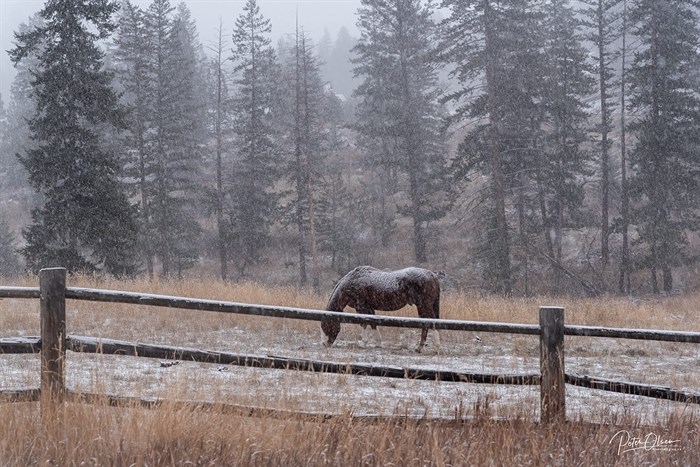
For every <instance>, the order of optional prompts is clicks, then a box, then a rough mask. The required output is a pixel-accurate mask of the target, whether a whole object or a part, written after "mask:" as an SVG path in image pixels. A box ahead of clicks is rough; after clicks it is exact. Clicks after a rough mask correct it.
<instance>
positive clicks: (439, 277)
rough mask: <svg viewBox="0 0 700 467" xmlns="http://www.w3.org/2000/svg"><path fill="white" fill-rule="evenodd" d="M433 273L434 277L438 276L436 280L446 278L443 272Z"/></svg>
mask: <svg viewBox="0 0 700 467" xmlns="http://www.w3.org/2000/svg"><path fill="white" fill-rule="evenodd" d="M433 272H434V273H435V275H436V276H438V279H444V278H445V277H447V274H446V273H445V271H433Z"/></svg>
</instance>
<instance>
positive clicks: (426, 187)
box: [353, 0, 449, 263]
mask: <svg viewBox="0 0 700 467" xmlns="http://www.w3.org/2000/svg"><path fill="white" fill-rule="evenodd" d="M433 11H434V7H433V5H432V4H431V3H428V4H426V5H422V4H421V2H419V1H412V0H399V1H390V2H384V1H376V0H365V1H363V2H362V7H361V8H360V10H359V21H358V27H359V28H360V31H361V38H360V40H359V41H358V43H357V45H356V46H355V48H354V49H353V50H354V52H355V53H356V56H357V57H356V59H354V60H353V62H354V63H355V65H356V67H355V70H354V72H355V75H356V76H358V77H362V78H363V82H362V84H361V85H360V86H359V87H358V88H357V89H356V91H355V95H356V96H357V97H359V98H361V99H362V103H361V104H359V105H358V108H357V116H358V120H359V121H360V122H362V123H361V124H360V125H358V127H357V129H358V131H359V133H360V134H361V138H362V139H361V140H360V142H361V143H362V144H363V145H364V146H365V148H366V149H367V150H368V151H369V152H371V153H374V154H375V155H377V156H379V159H378V160H377V161H376V162H375V164H374V167H372V168H371V169H370V170H377V169H379V170H381V171H382V173H384V176H385V179H384V180H382V181H381V182H380V183H381V184H382V186H384V184H385V183H386V182H387V181H389V183H391V181H390V179H391V178H393V177H395V176H396V175H398V174H401V175H402V177H403V180H405V181H406V182H407V183H406V186H405V189H406V192H407V196H406V197H405V198H404V199H402V200H401V204H400V205H399V209H398V211H399V214H401V215H404V216H407V217H408V218H410V219H411V222H412V227H413V253H414V258H415V260H416V261H417V262H419V263H420V262H425V261H427V257H428V251H427V243H428V239H427V229H428V225H429V224H430V223H431V222H434V221H436V220H438V219H440V218H442V217H444V215H445V214H446V212H447V208H448V205H449V195H448V192H447V190H446V188H447V186H446V183H445V176H446V171H445V166H446V160H445V148H444V147H443V141H444V134H443V133H442V128H441V121H442V117H443V115H444V112H443V109H442V107H441V106H440V105H439V104H438V102H437V98H438V94H439V87H438V80H437V72H436V64H435V62H434V61H433V58H432V54H431V52H432V50H433V49H434V48H435V46H436V39H437V38H436V32H437V31H436V25H435V23H434V22H433V19H432V16H433ZM397 180H398V179H397ZM403 180H402V181H401V183H405V182H404V181H403ZM389 187H390V185H389ZM383 198H385V196H384V197H383Z"/></svg>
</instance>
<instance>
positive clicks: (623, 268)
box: [618, 0, 630, 294]
mask: <svg viewBox="0 0 700 467" xmlns="http://www.w3.org/2000/svg"><path fill="white" fill-rule="evenodd" d="M626 55H627V1H626V0H625V1H624V2H623V11H622V70H621V72H620V174H621V189H622V255H621V259H620V280H619V284H618V286H619V290H620V293H627V294H629V293H630V264H629V262H630V260H629V240H628V229H629V195H628V192H627V189H628V187H627V148H626V147H625V138H626V128H625V112H626V108H625V85H626V83H625V73H626V68H625V67H626Z"/></svg>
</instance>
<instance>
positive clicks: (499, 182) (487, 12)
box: [484, 0, 512, 295]
mask: <svg viewBox="0 0 700 467" xmlns="http://www.w3.org/2000/svg"><path fill="white" fill-rule="evenodd" d="M484 21H485V22H486V24H485V25H484V26H485V28H484V30H485V34H484V47H485V52H486V93H487V100H488V102H487V105H488V112H489V145H490V150H491V155H490V158H491V159H490V160H491V188H492V191H493V197H494V198H493V199H494V207H495V213H494V215H495V219H496V245H494V247H495V248H494V250H495V251H496V255H497V259H496V262H497V265H498V281H499V284H498V289H499V290H500V291H501V292H502V293H503V294H504V295H510V293H511V287H512V284H511V271H510V268H511V266H510V244H509V240H508V223H507V220H506V202H505V198H506V193H505V182H504V178H503V167H502V165H503V163H502V158H501V151H500V145H499V135H498V125H499V115H498V114H499V112H498V105H497V101H496V88H495V76H496V74H495V71H494V66H495V63H496V60H497V59H496V54H495V50H493V45H492V43H493V39H494V34H495V33H494V31H493V21H494V19H493V11H492V10H491V4H490V1H489V0H484Z"/></svg>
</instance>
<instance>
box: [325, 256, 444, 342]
mask: <svg viewBox="0 0 700 467" xmlns="http://www.w3.org/2000/svg"><path fill="white" fill-rule="evenodd" d="M440 277H442V273H436V272H433V271H430V270H428V269H422V268H415V267H411V268H406V269H400V270H398V271H381V270H379V269H375V268H373V267H371V266H358V267H356V268H355V269H353V270H352V271H350V272H349V273H347V274H346V275H345V276H343V278H342V279H340V281H338V283H337V284H336V286H335V288H334V289H333V293H332V294H331V298H330V299H329V300H328V305H327V306H326V310H327V311H343V309H344V308H345V307H346V306H350V307H351V308H354V309H355V311H357V312H358V313H360V314H366V315H374V311H375V310H382V311H395V310H398V309H400V308H402V307H404V306H406V305H416V308H418V316H419V317H421V318H439V317H440V282H439V280H438V279H439V278H440ZM362 327H363V328H366V325H362ZM372 329H375V330H376V329H377V326H376V325H372ZM321 330H322V331H323V333H324V334H325V335H326V337H327V338H328V340H327V341H326V342H324V345H325V346H326V347H330V346H331V345H333V342H334V341H335V339H336V337H338V333H339V332H340V323H339V322H338V321H335V320H332V319H326V320H323V321H321ZM435 333H436V334H435V335H436V343H437V345H440V344H439V342H440V335H439V334H438V332H437V330H436V331H435ZM427 337H428V329H427V328H424V329H422V330H421V337H420V342H419V343H418V348H417V349H416V352H420V351H421V350H422V349H423V346H424V345H425V341H426V338H427Z"/></svg>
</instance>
